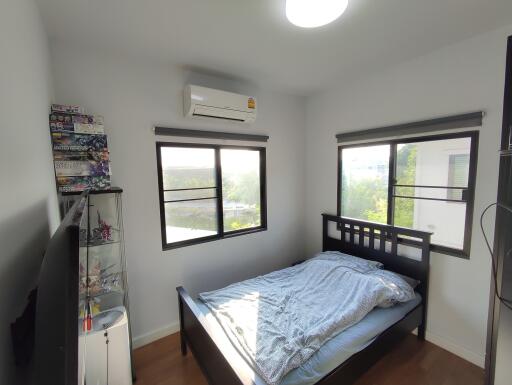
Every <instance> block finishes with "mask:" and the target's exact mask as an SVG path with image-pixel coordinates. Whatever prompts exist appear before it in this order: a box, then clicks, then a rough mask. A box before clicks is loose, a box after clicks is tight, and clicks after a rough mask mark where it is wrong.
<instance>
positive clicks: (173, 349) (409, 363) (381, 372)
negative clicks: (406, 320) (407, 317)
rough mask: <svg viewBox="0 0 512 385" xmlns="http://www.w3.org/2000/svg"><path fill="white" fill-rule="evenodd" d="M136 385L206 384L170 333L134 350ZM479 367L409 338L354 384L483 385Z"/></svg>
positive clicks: (428, 344) (426, 343)
mask: <svg viewBox="0 0 512 385" xmlns="http://www.w3.org/2000/svg"><path fill="white" fill-rule="evenodd" d="M134 359H135V368H136V371H137V382H136V385H207V382H206V380H205V378H204V377H203V375H202V374H201V371H200V369H199V367H198V366H197V363H196V362H195V360H194V358H193V357H192V355H191V353H190V352H189V353H188V355H187V356H186V357H182V356H181V353H180V348H179V335H178V334H173V335H171V336H169V337H166V338H163V339H161V340H158V341H156V342H153V343H152V344H150V345H147V346H144V347H142V348H139V349H137V350H135V353H134ZM483 377H484V373H483V370H482V369H480V368H479V367H477V366H475V365H473V364H471V363H469V362H467V361H465V360H463V359H461V358H459V357H457V356H455V355H453V354H451V353H449V352H447V351H446V350H443V349H441V348H439V347H437V346H435V345H433V344H431V343H429V342H423V343H422V342H419V341H418V340H417V339H416V337H414V336H412V335H411V336H410V337H408V338H407V339H405V340H404V341H403V342H402V343H401V345H400V346H399V347H397V348H396V349H395V350H393V351H392V352H391V353H389V354H388V355H387V356H385V357H383V358H382V359H381V360H380V361H379V362H378V363H377V364H375V365H374V366H373V367H372V368H371V369H370V370H369V371H368V372H367V373H366V374H365V375H364V376H363V377H361V378H360V379H359V380H358V382H357V385H482V384H483Z"/></svg>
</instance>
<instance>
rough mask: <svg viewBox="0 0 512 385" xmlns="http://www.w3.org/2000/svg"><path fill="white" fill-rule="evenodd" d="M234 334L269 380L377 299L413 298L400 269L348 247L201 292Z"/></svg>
mask: <svg viewBox="0 0 512 385" xmlns="http://www.w3.org/2000/svg"><path fill="white" fill-rule="evenodd" d="M199 298H200V299H201V300H202V301H203V302H204V303H205V304H206V305H207V306H208V307H209V308H210V309H211V310H212V312H213V314H214V315H215V317H216V318H217V320H218V321H219V322H220V324H221V325H222V327H223V328H224V330H225V331H226V334H227V335H228V336H229V338H231V339H233V340H236V341H238V343H239V345H240V346H241V347H242V349H243V350H244V352H243V353H244V356H245V357H247V358H248V359H249V361H250V362H249V363H250V364H251V366H252V367H253V368H254V369H255V371H256V372H257V373H258V374H259V375H260V376H261V377H262V378H263V379H264V380H265V381H266V382H267V383H268V384H270V385H277V384H278V383H279V382H280V381H281V379H282V378H283V377H284V376H285V375H286V374H287V373H288V372H289V371H291V370H292V369H295V368H297V367H299V366H300V365H302V364H303V363H304V362H305V361H307V360H308V359H309V357H311V355H313V353H315V352H316V351H317V350H318V349H319V348H320V347H321V346H322V345H323V344H324V343H325V342H327V341H328V340H330V339H331V338H333V337H334V336H336V335H337V334H339V333H340V332H342V331H343V330H345V329H346V328H349V327H350V326H352V325H354V324H356V323H357V322H359V321H360V320H361V319H363V318H364V317H365V316H366V315H367V314H368V313H369V312H370V311H371V310H372V309H373V308H374V307H376V306H384V307H385V306H390V305H392V304H393V303H396V302H406V301H409V300H411V299H413V298H414V291H413V289H412V288H411V287H410V286H409V285H408V284H407V283H406V282H405V281H404V280H403V279H401V278H400V277H398V276H397V275H395V274H393V273H391V272H388V271H385V270H381V269H379V266H378V264H376V263H371V262H368V261H365V260H362V259H359V258H355V257H351V256H347V255H345V254H341V253H336V252H328V253H321V254H319V255H318V256H316V257H315V258H313V259H310V260H309V261H307V262H305V263H302V264H300V265H297V266H294V267H290V268H287V269H284V270H279V271H275V272H273V273H270V274H267V275H264V276H260V277H256V278H253V279H249V280H247V281H243V282H239V283H235V284H233V285H230V286H228V287H226V288H224V289H220V290H216V291H212V292H207V293H201V294H200V295H199Z"/></svg>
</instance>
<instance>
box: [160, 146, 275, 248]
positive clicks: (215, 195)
mask: <svg viewBox="0 0 512 385" xmlns="http://www.w3.org/2000/svg"><path fill="white" fill-rule="evenodd" d="M157 159H158V179H159V191H160V216H161V225H162V245H163V248H164V249H171V248H176V247H181V246H186V245H191V244H195V243H201V242H206V241H212V240H217V239H221V238H225V237H229V236H234V235H241V234H246V233H250V232H255V231H261V230H265V229H266V196H265V186H266V184H265V149H264V148H261V147H235V146H218V145H198V144H181V143H164V142H159V143H157Z"/></svg>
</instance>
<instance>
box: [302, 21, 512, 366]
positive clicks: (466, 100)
mask: <svg viewBox="0 0 512 385" xmlns="http://www.w3.org/2000/svg"><path fill="white" fill-rule="evenodd" d="M511 33H512V26H511V27H509V28H505V29H501V30H497V31H494V32H491V33H487V34H484V35H480V36H478V37H475V38H472V39H470V40H467V41H464V42H462V43H459V44H456V45H452V46H449V47H446V48H444V49H442V50H438V51H436V52H433V53H431V54H428V55H426V56H423V57H421V58H418V59H416V60H413V61H410V62H407V63H404V64H402V65H400V66H397V67H394V68H393V69H391V70H386V71H382V72H381V73H378V74H373V75H371V76H368V77H367V78H365V79H359V80H357V81H352V82H348V83H344V84H338V85H337V86H336V87H333V89H332V90H329V91H326V92H325V93H322V94H318V95H316V96H315V97H312V98H311V99H310V100H309V101H308V106H307V134H306V148H307V150H306V155H307V160H306V172H307V177H306V218H308V220H307V221H306V226H307V243H306V244H307V247H306V250H307V252H308V253H311V252H313V251H315V250H319V249H320V247H321V232H320V220H319V219H318V215H319V213H321V212H330V213H335V212H336V139H335V137H334V136H335V134H337V133H341V132H346V131H352V130H358V129H366V128H374V127H380V126H385V125H389V124H395V123H405V122H410V121H416V120H422V119H428V118H434V117H439V116H446V115H452V114H457V113H463V112H470V111H476V110H481V109H484V110H485V111H486V112H487V116H486V117H485V119H484V125H483V127H482V129H481V136H480V150H479V163H478V177H477V187H476V202H475V221H474V229H473V239H472V252H471V259H470V260H463V259H458V258H455V257H450V256H445V255H438V254H434V255H432V268H431V281H430V287H431V289H430V303H429V318H428V338H429V339H431V340H432V341H434V342H435V343H438V344H440V345H441V346H444V347H445V348H447V349H448V350H451V351H453V352H455V353H457V354H459V355H462V356H463V357H465V358H466V359H468V360H470V361H472V362H474V363H477V364H479V365H483V362H484V355H485V341H486V325H487V309H488V304H489V287H490V286H489V285H490V284H489V282H490V281H489V279H490V260H489V255H488V253H487V251H486V250H485V248H484V244H483V239H482V236H481V234H480V231H479V227H478V219H479V214H480V213H481V211H482V209H483V208H484V206H485V205H486V204H487V203H489V202H493V201H495V200H496V189H497V180H498V152H497V151H498V148H499V137H500V132H501V119H502V108H503V86H504V74H505V54H506V38H507V36H508V35H510V34H511ZM492 223H493V222H492V220H490V221H489V224H492Z"/></svg>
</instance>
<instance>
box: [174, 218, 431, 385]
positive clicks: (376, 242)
mask: <svg viewBox="0 0 512 385" xmlns="http://www.w3.org/2000/svg"><path fill="white" fill-rule="evenodd" d="M322 216H323V250H324V251H328V250H332V251H334V250H337V251H341V252H344V253H347V254H351V255H355V256H358V257H360V258H365V259H370V260H375V261H380V262H382V263H383V264H384V267H385V268H386V269H387V270H391V271H394V272H397V273H400V274H403V275H407V276H409V277H411V278H414V279H417V280H419V281H420V282H421V283H420V284H419V286H418V287H417V288H416V291H417V292H419V293H420V294H421V296H422V299H423V301H422V303H420V304H419V305H418V306H417V307H415V308H414V309H413V310H411V311H410V312H409V313H408V314H407V315H405V316H404V317H403V318H402V319H401V320H400V321H398V322H397V323H395V324H394V325H393V326H391V327H389V328H388V329H387V330H385V331H384V332H383V333H382V334H380V335H379V336H378V337H377V338H376V339H375V341H374V342H373V343H371V344H370V345H369V346H367V347H366V348H365V349H363V350H361V351H360V352H358V353H356V354H354V355H353V356H351V357H350V358H349V359H348V360H346V361H345V362H343V363H342V364H341V365H340V366H338V367H337V368H336V369H334V370H333V371H332V372H331V373H329V374H328V375H326V376H325V377H323V378H322V379H321V380H320V381H318V382H317V383H316V384H317V385H334V384H343V385H346V384H350V383H352V382H354V381H355V380H356V379H357V378H358V377H359V376H360V375H361V374H363V373H364V372H365V371H367V370H368V369H369V368H370V367H371V366H372V365H373V364H374V363H375V362H377V361H378V360H379V358H380V357H382V356H383V355H384V354H385V353H387V352H388V351H389V350H391V349H392V348H393V347H394V346H395V345H396V343H397V342H399V341H400V340H401V339H402V338H403V337H405V336H407V335H408V334H410V333H411V332H412V331H413V330H415V329H416V328H417V329H418V338H419V339H420V340H424V339H425V328H426V321H427V303H428V280H429V267H430V237H431V233H427V232H423V231H417V230H411V229H406V228H401V227H395V226H389V225H382V224H377V223H373V222H365V221H360V220H354V219H351V218H345V217H337V216H334V215H328V214H323V215H322ZM332 233H335V234H337V236H332V235H330V234H332ZM404 239H405V240H408V241H410V240H411V239H413V240H415V241H416V242H415V244H416V245H417V246H412V248H413V249H419V255H417V256H415V258H414V259H413V258H408V257H404V256H401V255H399V253H400V251H399V249H400V248H401V247H402V246H401V245H400V244H401V240H404ZM416 251H417V250H416ZM176 290H177V291H178V299H179V312H180V327H181V331H180V334H181V352H182V354H183V355H186V354H187V346H188V347H189V348H190V350H191V351H192V354H193V355H194V357H195V359H196V360H197V362H198V364H199V366H200V368H201V370H202V371H203V373H204V375H205V376H206V378H207V380H208V383H209V384H210V385H254V384H256V385H261V384H262V383H263V381H256V380H255V379H254V378H252V376H250V375H247V370H246V369H244V368H243V367H245V368H246V367H247V363H245V361H243V358H241V356H240V355H239V354H238V352H237V351H236V349H235V348H234V347H233V345H231V344H230V343H227V342H226V336H225V335H223V331H222V329H220V327H219V326H218V324H217V325H214V323H213V322H211V321H210V320H208V319H207V318H206V317H205V316H204V315H203V313H202V312H201V310H200V309H199V308H198V306H197V304H196V303H195V302H194V301H193V299H192V298H191V297H190V295H189V294H188V293H187V292H186V290H185V289H184V288H183V287H178V288H177V289H176Z"/></svg>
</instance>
